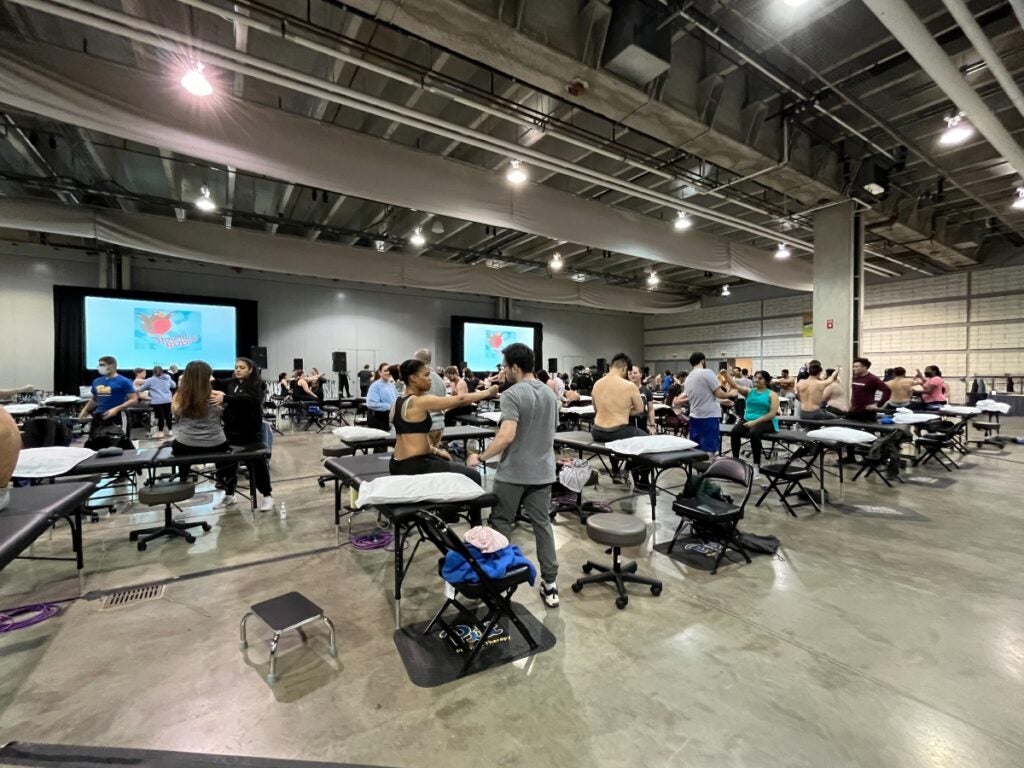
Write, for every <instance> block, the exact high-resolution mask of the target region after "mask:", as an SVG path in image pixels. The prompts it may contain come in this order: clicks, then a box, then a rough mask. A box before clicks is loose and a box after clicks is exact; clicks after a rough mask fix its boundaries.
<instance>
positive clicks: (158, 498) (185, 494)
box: [139, 482, 196, 507]
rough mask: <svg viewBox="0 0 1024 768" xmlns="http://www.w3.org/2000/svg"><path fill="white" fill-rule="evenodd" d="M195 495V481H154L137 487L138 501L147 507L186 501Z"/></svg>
mask: <svg viewBox="0 0 1024 768" xmlns="http://www.w3.org/2000/svg"><path fill="white" fill-rule="evenodd" d="M195 495H196V486H195V483H178V482H174V483H154V484H153V485H151V486H149V487H142V488H139V501H140V502H142V503H143V504H145V505H146V506H149V507H155V506H158V505H160V504H174V503H176V502H179V501H187V500H188V499H191V498H192V497H193V496H195Z"/></svg>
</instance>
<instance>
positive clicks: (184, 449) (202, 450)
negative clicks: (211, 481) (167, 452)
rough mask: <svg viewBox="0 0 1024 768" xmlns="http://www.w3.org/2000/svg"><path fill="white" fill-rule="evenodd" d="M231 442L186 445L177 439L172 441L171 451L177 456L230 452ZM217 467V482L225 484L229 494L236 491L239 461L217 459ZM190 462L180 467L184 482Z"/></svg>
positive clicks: (225, 490)
mask: <svg viewBox="0 0 1024 768" xmlns="http://www.w3.org/2000/svg"><path fill="white" fill-rule="evenodd" d="M230 452H231V444H230V443H228V442H226V441H225V442H223V443H221V444H220V445H184V444H182V443H179V442H178V441H177V440H173V441H172V442H171V453H173V454H174V455H175V456H198V455H200V454H206V453H230ZM214 466H215V467H217V472H216V475H217V482H218V483H221V484H222V485H223V486H224V492H225V493H227V494H228V495H229V496H230V495H231V494H233V493H234V492H235V486H236V485H237V484H238V462H237V461H215V462H214ZM191 468H192V466H191V465H190V464H182V465H181V466H179V467H178V479H179V480H181V481H182V482H184V481H185V480H187V479H188V473H189V470H190V469H191Z"/></svg>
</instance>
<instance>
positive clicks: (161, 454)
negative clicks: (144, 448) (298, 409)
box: [83, 443, 270, 520]
mask: <svg viewBox="0 0 1024 768" xmlns="http://www.w3.org/2000/svg"><path fill="white" fill-rule="evenodd" d="M269 455H270V449H269V448H267V446H266V445H264V444H263V443H254V444H252V445H245V446H232V447H231V450H230V451H216V452H214V451H211V452H210V453H197V454H192V455H189V456H175V455H174V454H173V453H172V452H171V446H170V445H163V446H161V447H160V448H158V449H157V451H156V456H155V457H154V458H153V460H152V461H151V462H150V464H149V470H150V479H151V480H153V481H154V482H155V481H156V471H157V470H158V469H161V468H163V467H172V468H175V469H177V468H178V467H188V466H192V465H194V464H231V463H233V462H238V463H244V462H247V461H250V460H252V459H257V458H260V457H266V456H269ZM83 463H85V462H83ZM200 474H202V473H200ZM203 477H207V479H213V476H210V475H203ZM249 484H250V487H249V493H248V496H249V505H250V507H251V509H252V519H253V520H255V519H256V490H255V489H254V488H252V480H251V478H250V483H249ZM242 495H243V496H244V495H246V494H242Z"/></svg>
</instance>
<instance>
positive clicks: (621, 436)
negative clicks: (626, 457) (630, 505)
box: [590, 424, 650, 482]
mask: <svg viewBox="0 0 1024 768" xmlns="http://www.w3.org/2000/svg"><path fill="white" fill-rule="evenodd" d="M590 434H591V435H592V436H593V438H594V440H596V441H597V442H599V443H610V442H611V441H612V440H625V439H626V438H627V437H641V436H643V435H646V434H647V432H646V431H644V430H642V429H640V428H639V427H637V426H634V425H633V424H623V425H622V426H621V427H614V428H612V429H608V428H607V427H598V426H596V425H595V426H594V427H592V428H591V430H590ZM608 460H609V461H610V462H611V465H612V472H614V473H615V474H618V472H619V462H620V460H619V457H618V456H609V457H608ZM631 466H632V462H630V461H627V462H626V467H627V468H631ZM649 476H650V471H646V472H638V471H637V470H633V481H634V482H646V481H647V478H648V477H649Z"/></svg>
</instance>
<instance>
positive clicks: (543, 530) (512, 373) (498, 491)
mask: <svg viewBox="0 0 1024 768" xmlns="http://www.w3.org/2000/svg"><path fill="white" fill-rule="evenodd" d="M502 354H503V355H504V359H505V366H504V367H505V376H506V378H507V380H509V381H511V382H514V383H513V384H512V386H511V387H509V388H508V389H506V390H505V391H504V392H502V394H501V424H500V426H499V427H498V434H497V435H496V436H495V437H494V439H493V440H492V441H491V444H490V445H488V446H487V448H485V449H484V450H483V451H482V452H481V453H479V454H473V455H470V456H469V458H468V460H467V461H466V465H467V466H469V467H475V466H477V465H478V464H479V463H480V462H481V461H486V460H487V459H489V458H491V457H493V456H498V455H499V454H501V461H500V462H499V464H498V470H497V472H495V475H494V487H493V488H492V489H491V490H492V492H493V493H494V495H495V496H496V497H497V499H498V503H497V504H495V506H494V509H492V510H491V519H490V525H491V527H492V528H494V529H495V530H496V531H498V532H500V533H503V534H505V535H506V536H509V537H511V536H512V524H513V522H514V521H515V518H516V512H517V511H518V510H519V507H520V505H521V506H522V508H523V514H524V515H525V516H526V518H527V519H528V520H529V521H530V525H531V527H532V528H533V534H534V537H535V539H536V542H537V559H538V560H539V561H540V578H541V582H540V596H541V598H542V599H543V600H544V603H545V604H546V605H547V606H548V607H550V608H554V607H555V606H557V605H558V587H557V586H556V585H555V577H557V576H558V558H557V555H556V554H555V536H554V533H553V531H552V530H551V518H550V516H549V514H550V510H551V484H552V483H553V482H554V481H555V449H554V440H555V427H556V426H557V425H558V400H557V398H555V393H554V392H552V391H551V388H550V387H548V386H547V385H546V384H544V383H542V382H540V381H538V380H537V379H536V378H534V376H533V370H534V365H535V358H534V354H533V350H532V349H530V348H529V347H528V346H526V345H525V344H519V343H516V344H510V345H509V346H507V347H506V348H505V349H504V350H503V351H502Z"/></svg>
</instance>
